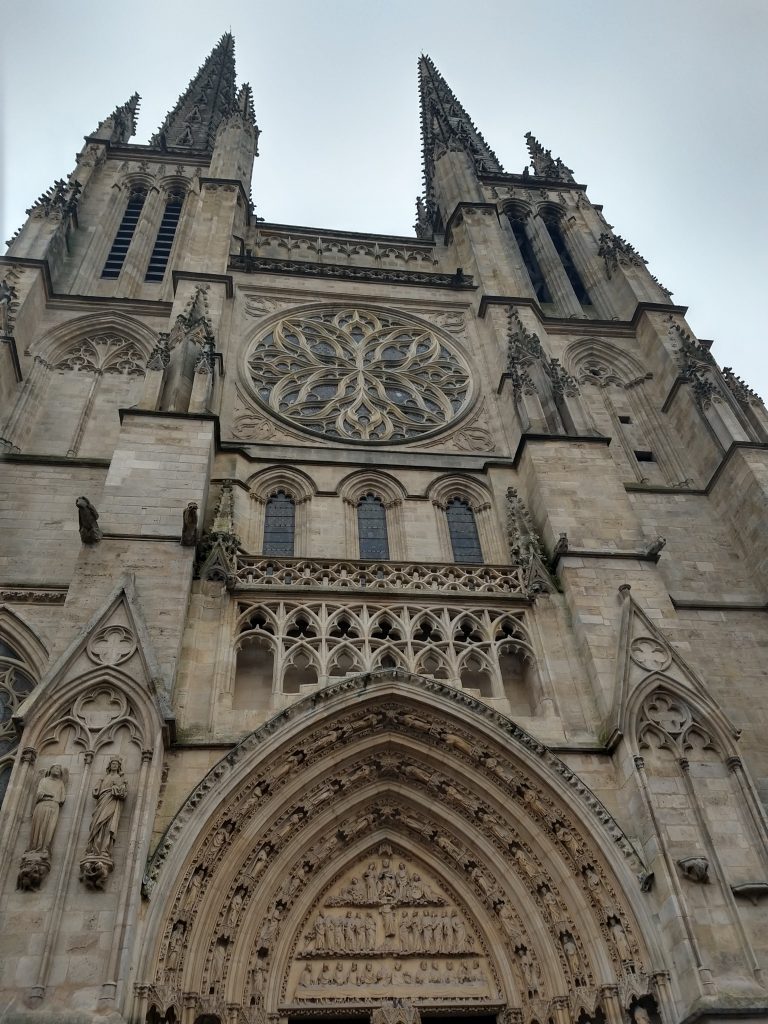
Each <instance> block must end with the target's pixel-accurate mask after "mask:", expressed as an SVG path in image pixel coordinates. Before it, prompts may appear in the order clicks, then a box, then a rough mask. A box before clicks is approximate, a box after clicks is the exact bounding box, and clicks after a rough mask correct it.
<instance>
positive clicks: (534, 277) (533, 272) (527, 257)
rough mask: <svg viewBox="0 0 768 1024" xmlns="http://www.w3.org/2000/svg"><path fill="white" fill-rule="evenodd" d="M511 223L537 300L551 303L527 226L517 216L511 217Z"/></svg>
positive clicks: (550, 296)
mask: <svg viewBox="0 0 768 1024" xmlns="http://www.w3.org/2000/svg"><path fill="white" fill-rule="evenodd" d="M509 223H510V225H511V227H512V231H513V233H514V236H515V241H516V242H517V247H518V249H519V250H520V255H521V256H522V257H523V263H524V264H525V269H526V270H527V271H528V276H529V277H530V279H531V284H532V285H533V290H534V292H535V293H536V298H537V299H538V300H539V302H551V301H552V295H551V294H550V291H549V288H547V282H546V281H545V280H544V275H543V274H542V272H541V267H540V266H539V261H538V260H537V259H536V253H535V252H534V251H533V246H532V245H531V240H530V238H529V237H528V233H527V232H526V230H525V224H524V223H523V221H522V219H521V218H520V217H516V216H510V218H509Z"/></svg>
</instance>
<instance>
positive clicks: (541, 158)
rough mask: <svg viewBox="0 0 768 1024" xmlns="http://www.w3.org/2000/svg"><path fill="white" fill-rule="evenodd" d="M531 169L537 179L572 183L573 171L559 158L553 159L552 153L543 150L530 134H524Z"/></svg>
mask: <svg viewBox="0 0 768 1024" xmlns="http://www.w3.org/2000/svg"><path fill="white" fill-rule="evenodd" d="M525 142H526V145H527V146H528V155H529V156H530V158H531V167H532V168H533V173H534V174H535V175H536V177H537V178H548V179H549V180H550V181H573V180H574V178H573V171H572V170H571V168H570V167H567V166H566V165H565V164H564V163H563V161H562V160H561V159H560V157H553V156H552V151H551V150H549V149H544V147H543V146H542V144H541V143H540V142H539V140H538V139H537V138H536V136H535V135H532V134H531V133H530V132H526V133H525Z"/></svg>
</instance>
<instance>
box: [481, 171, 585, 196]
mask: <svg viewBox="0 0 768 1024" xmlns="http://www.w3.org/2000/svg"><path fill="white" fill-rule="evenodd" d="M478 177H479V178H480V181H481V182H482V183H483V185H514V186H515V187H516V188H535V189H540V188H551V189H553V190H556V191H558V192H565V191H568V190H570V191H572V192H586V191H587V186H586V185H580V184H579V183H578V182H577V181H560V179H559V178H542V177H538V176H537V175H535V174H507V173H504V174H499V173H498V172H494V173H492V174H480V175H478Z"/></svg>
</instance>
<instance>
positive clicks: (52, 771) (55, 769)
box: [47, 764, 64, 779]
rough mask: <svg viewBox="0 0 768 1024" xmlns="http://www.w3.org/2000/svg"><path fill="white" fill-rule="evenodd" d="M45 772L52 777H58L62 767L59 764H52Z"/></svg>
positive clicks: (61, 772)
mask: <svg viewBox="0 0 768 1024" xmlns="http://www.w3.org/2000/svg"><path fill="white" fill-rule="evenodd" d="M47 774H48V775H50V777H51V778H52V779H60V778H61V777H62V775H63V774H64V772H63V771H62V767H61V765H60V764H52V765H51V767H50V768H49V769H48V772H47Z"/></svg>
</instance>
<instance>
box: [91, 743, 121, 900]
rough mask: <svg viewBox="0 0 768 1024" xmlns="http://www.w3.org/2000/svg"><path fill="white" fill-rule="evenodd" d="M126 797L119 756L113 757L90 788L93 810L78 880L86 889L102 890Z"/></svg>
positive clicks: (109, 867)
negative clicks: (94, 806)
mask: <svg viewBox="0 0 768 1024" xmlns="http://www.w3.org/2000/svg"><path fill="white" fill-rule="evenodd" d="M127 795H128V787H127V785H126V782H125V776H124V775H123V762H122V760H121V759H120V758H119V757H113V758H111V759H110V761H109V764H108V765H107V771H106V774H105V775H104V776H103V777H102V778H101V779H99V781H98V782H97V784H96V785H95V786H94V789H93V797H94V799H95V800H96V809H95V810H94V812H93V817H92V818H91V828H90V831H89V833H88V841H87V843H86V847H85V857H84V858H83V860H82V861H81V862H80V879H81V881H82V882H84V883H85V885H86V886H87V887H88V888H89V889H103V888H104V883H105V882H106V880H107V876H108V875H109V873H110V871H111V870H112V868H113V866H114V865H113V862H112V856H111V851H112V846H113V845H114V842H115V837H116V835H117V827H118V825H119V823H120V812H121V810H122V807H123V802H124V801H125V798H126V797H127Z"/></svg>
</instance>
